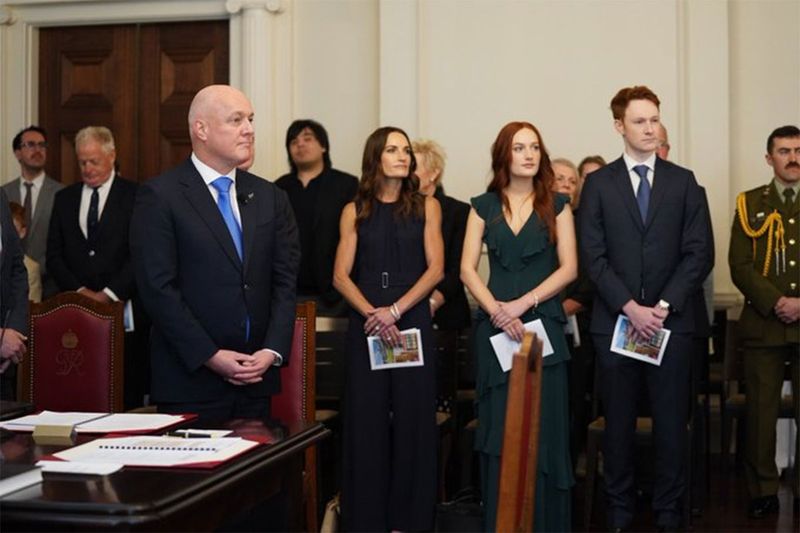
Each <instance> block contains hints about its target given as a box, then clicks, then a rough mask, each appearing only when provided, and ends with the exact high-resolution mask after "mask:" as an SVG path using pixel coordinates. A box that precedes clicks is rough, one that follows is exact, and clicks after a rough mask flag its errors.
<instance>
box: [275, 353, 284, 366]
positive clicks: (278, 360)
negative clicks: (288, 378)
mask: <svg viewBox="0 0 800 533" xmlns="http://www.w3.org/2000/svg"><path fill="white" fill-rule="evenodd" d="M272 353H274V354H275V359H273V360H272V366H283V356H282V355H281V354H279V353H278V352H272Z"/></svg>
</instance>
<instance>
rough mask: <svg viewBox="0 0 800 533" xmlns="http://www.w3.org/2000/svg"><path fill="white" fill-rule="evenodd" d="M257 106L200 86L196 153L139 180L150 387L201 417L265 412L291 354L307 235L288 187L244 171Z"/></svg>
mask: <svg viewBox="0 0 800 533" xmlns="http://www.w3.org/2000/svg"><path fill="white" fill-rule="evenodd" d="M252 121H253V109H252V106H251V104H250V102H249V100H248V99H247V97H246V96H245V95H244V94H242V93H241V92H240V91H238V90H236V89H234V88H232V87H229V86H226V85H212V86H209V87H206V88H204V89H202V90H201V91H200V92H198V93H197V95H196V96H195V98H194V100H193V101H192V105H191V108H190V110H189V128H190V135H191V139H192V156H191V158H190V159H188V160H186V161H184V162H183V163H181V164H180V165H178V166H177V167H175V168H173V169H171V170H168V171H167V172H165V173H164V174H162V175H161V176H158V177H156V178H153V179H151V180H150V181H148V182H147V183H145V184H144V185H142V186H141V187H140V190H139V194H138V196H137V199H136V207H135V209H134V215H133V222H132V225H131V227H132V230H131V249H132V252H133V259H134V269H135V273H136V280H137V283H138V287H139V291H140V294H141V298H142V301H143V302H144V304H145V307H146V309H147V311H148V313H149V314H150V315H151V318H152V320H153V330H152V334H151V339H152V342H151V349H152V351H151V361H152V397H153V400H154V401H155V402H156V403H157V404H158V408H159V410H160V411H162V412H172V413H177V412H192V413H198V414H199V415H200V417H201V419H203V420H204V421H221V420H226V419H230V418H259V419H266V418H268V417H269V407H270V401H269V400H270V396H271V395H272V394H275V393H277V392H278V391H280V374H279V372H278V369H277V368H276V367H277V366H280V365H281V364H286V363H287V362H288V358H289V350H290V344H291V336H292V332H293V329H294V318H295V292H296V284H297V270H298V264H299V260H300V245H299V239H298V236H297V226H296V224H295V220H294V215H293V214H292V209H291V206H290V204H289V200H288V198H287V196H286V193H285V192H283V191H282V190H280V189H279V188H278V187H276V186H275V185H273V184H272V183H270V182H268V181H266V180H264V179H261V178H259V177H258V176H255V175H253V174H250V173H249V172H246V171H243V170H238V168H239V167H241V166H242V165H243V164H244V163H245V162H246V161H247V160H248V159H249V158H250V155H251V150H252V145H253V138H254V130H253V124H252Z"/></svg>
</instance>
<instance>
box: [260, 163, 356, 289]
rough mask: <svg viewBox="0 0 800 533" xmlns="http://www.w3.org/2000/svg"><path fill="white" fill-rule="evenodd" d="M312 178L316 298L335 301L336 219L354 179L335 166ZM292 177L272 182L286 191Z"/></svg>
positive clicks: (350, 197)
mask: <svg viewBox="0 0 800 533" xmlns="http://www.w3.org/2000/svg"><path fill="white" fill-rule="evenodd" d="M314 179H315V180H320V183H319V191H318V195H317V202H316V209H315V216H314V243H315V253H316V256H315V257H314V277H315V281H316V284H317V287H319V288H320V290H321V291H322V292H321V293H320V297H321V298H322V299H323V300H324V301H325V302H327V303H328V304H335V303H337V302H338V301H340V300H341V299H342V297H341V295H340V294H339V293H338V292H337V291H336V289H334V288H333V263H334V261H335V259H336V247H337V246H338V245H339V218H340V217H341V216H342V209H344V206H345V205H347V203H348V202H352V201H353V199H354V198H355V195H356V190H357V189H358V179H356V177H355V176H353V175H351V174H347V173H346V172H342V171H340V170H336V169H335V168H326V169H325V170H324V171H323V172H322V174H320V175H319V176H317V177H316V178H314ZM292 180H295V182H296V181H297V175H296V174H293V173H290V174H285V175H283V176H281V177H280V178H278V179H277V181H275V185H277V186H278V187H280V188H281V189H284V190H288V189H289V187H291V186H292V183H293V181H292Z"/></svg>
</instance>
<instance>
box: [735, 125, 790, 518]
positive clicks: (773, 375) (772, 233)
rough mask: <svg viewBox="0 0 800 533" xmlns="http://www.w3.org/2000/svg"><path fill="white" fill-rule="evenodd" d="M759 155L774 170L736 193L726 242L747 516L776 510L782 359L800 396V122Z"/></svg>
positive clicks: (783, 129) (774, 135)
mask: <svg viewBox="0 0 800 533" xmlns="http://www.w3.org/2000/svg"><path fill="white" fill-rule="evenodd" d="M766 159H767V164H769V165H770V166H771V167H772V168H773V171H774V178H773V179H772V181H771V182H770V183H769V184H767V185H764V186H761V187H757V188H755V189H752V190H750V191H747V192H744V193H742V194H740V195H739V197H738V199H737V202H736V216H735V218H734V221H733V228H732V230H731V243H730V248H729V250H728V264H729V265H730V269H731V278H732V279H733V283H734V284H735V285H736V287H738V289H739V290H740V291H742V293H743V294H744V297H745V305H744V309H743V310H742V315H741V317H740V318H739V326H738V334H739V338H740V339H741V342H742V343H743V347H744V351H745V353H744V373H745V381H746V383H747V411H746V415H747V440H746V443H745V477H746V479H747V489H748V492H749V495H750V506H749V510H748V512H749V515H750V517H751V518H761V517H763V516H765V515H767V514H770V513H776V512H777V511H778V507H779V506H778V497H777V492H778V471H777V467H776V464H775V424H776V422H777V418H778V408H779V406H780V396H781V387H782V384H783V378H784V372H785V365H786V364H787V362H788V364H789V365H791V366H792V369H791V371H792V393H793V395H794V398H795V400H797V398H798V397H800V396H799V395H798V389H800V377H799V376H800V369H799V367H800V361H798V355H800V350H798V346H799V345H798V334H799V333H800V322H798V319H799V318H800V297H798V296H800V292H798V284H800V265H798V262H800V254H799V253H798V246H800V244H799V243H798V241H800V232H798V228H799V227H800V200H799V199H798V196H800V129H798V128H797V127H796V126H783V127H781V128H778V129H776V130H775V131H773V132H772V134H770V136H769V138H768V139H767V154H766ZM797 416H798V415H797V410H795V417H796V418H797ZM798 427H800V420H798ZM797 465H798V462H797V461H795V467H797ZM799 477H800V476H795V492H794V498H795V500H794V501H795V505H796V503H797V497H798V495H800V490H798V489H799V488H800V485H798V482H797V480H798V478H799Z"/></svg>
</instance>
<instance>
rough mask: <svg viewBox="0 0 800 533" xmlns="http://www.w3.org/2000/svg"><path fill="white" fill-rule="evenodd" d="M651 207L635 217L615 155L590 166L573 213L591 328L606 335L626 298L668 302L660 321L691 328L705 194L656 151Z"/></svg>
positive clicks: (700, 271) (704, 238)
mask: <svg viewBox="0 0 800 533" xmlns="http://www.w3.org/2000/svg"><path fill="white" fill-rule="evenodd" d="M654 176H655V178H654V182H653V189H652V194H651V196H650V207H649V210H648V215H647V221H646V223H643V222H642V219H641V216H640V214H639V208H638V206H637V204H636V196H635V194H634V192H633V187H631V181H630V177H629V175H628V170H627V168H626V167H625V162H624V160H623V159H622V158H619V159H617V160H616V161H614V162H612V163H610V164H608V165H606V166H605V167H603V168H601V169H599V170H597V171H595V172H594V173H592V179H590V180H587V181H586V184H585V185H584V189H583V193H582V194H581V208H580V212H579V215H578V223H579V231H580V235H581V241H580V253H581V255H580V259H581V262H582V263H583V266H584V268H586V271H587V272H588V274H589V277H590V278H591V280H592V281H593V282H594V284H595V286H596V289H597V295H598V296H599V298H597V299H596V300H595V302H594V306H593V309H592V319H591V331H592V333H599V334H605V335H611V334H612V332H613V328H614V324H615V322H616V319H617V316H618V315H619V314H620V312H621V310H622V306H623V305H624V304H625V303H626V302H627V301H628V300H631V299H633V300H635V301H636V302H638V303H639V304H642V305H646V306H653V305H655V304H656V303H657V302H658V301H659V300H660V299H663V300H666V301H667V302H669V304H670V305H671V306H672V307H673V311H672V312H671V313H670V315H669V317H668V318H667V321H666V323H665V325H664V327H665V328H667V329H671V330H672V331H674V332H678V333H690V332H692V331H693V330H694V328H695V324H696V321H695V316H694V315H695V312H696V305H695V302H694V301H693V297H695V294H696V293H697V291H698V290H700V286H701V284H702V281H703V280H704V279H705V277H706V275H707V274H708V272H709V271H710V270H711V267H712V266H713V264H714V242H713V238H712V237H711V235H712V233H711V228H710V227H709V217H708V207H707V205H706V203H705V195H704V194H703V191H702V189H701V188H700V187H699V186H698V185H697V182H696V181H695V178H694V175H693V174H692V172H691V171H689V170H687V169H684V168H682V167H679V166H677V165H675V164H673V163H670V162H669V161H664V160H662V159H659V158H656V163H655V174H654Z"/></svg>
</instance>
